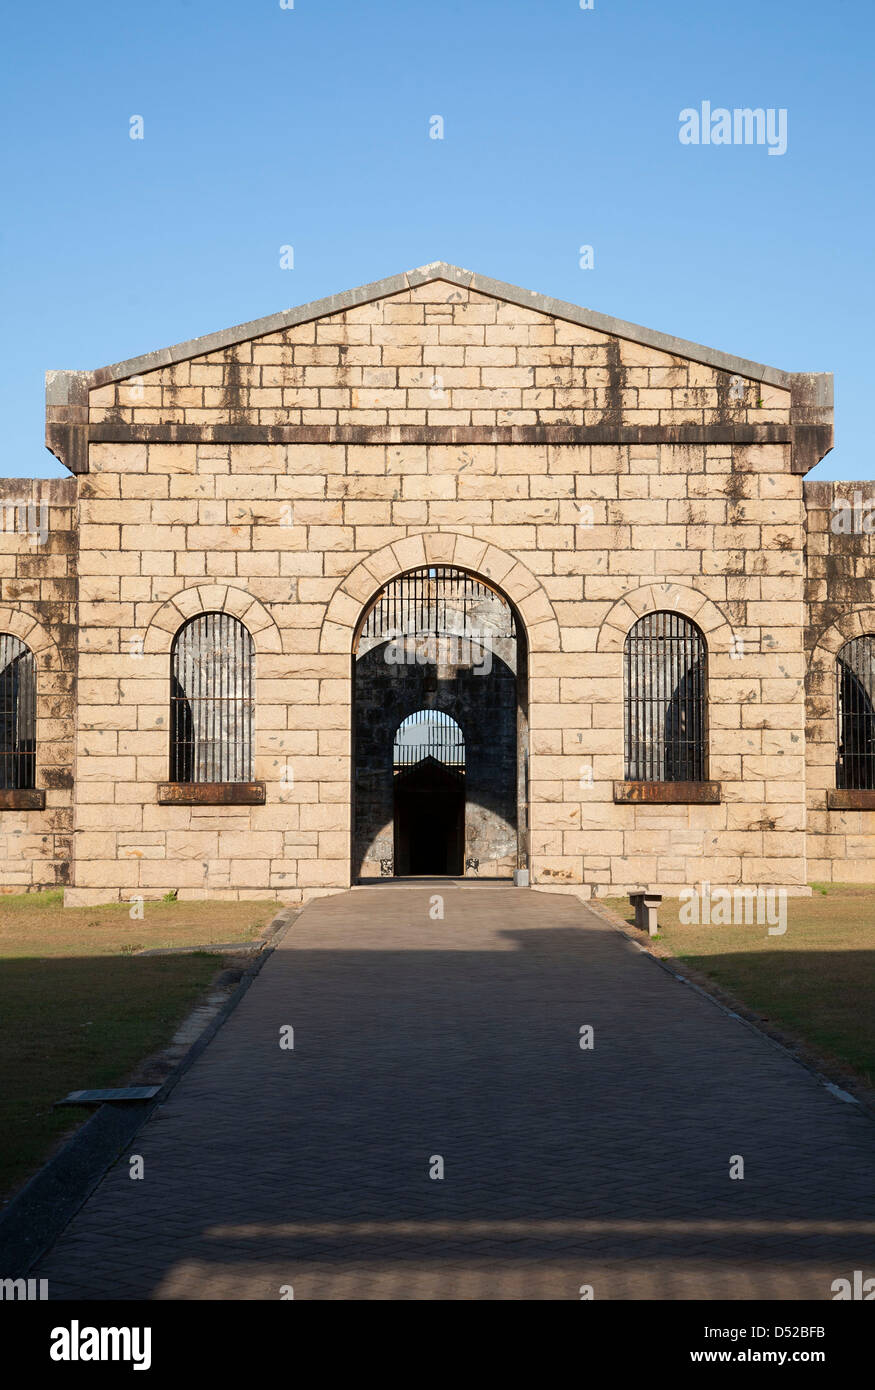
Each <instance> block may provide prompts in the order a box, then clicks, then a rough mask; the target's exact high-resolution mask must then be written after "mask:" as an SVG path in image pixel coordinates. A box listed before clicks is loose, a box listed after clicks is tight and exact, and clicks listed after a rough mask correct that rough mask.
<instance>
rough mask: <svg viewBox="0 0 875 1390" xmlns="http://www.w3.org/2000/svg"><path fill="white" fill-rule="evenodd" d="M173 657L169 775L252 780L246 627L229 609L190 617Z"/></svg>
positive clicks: (175, 642) (175, 779)
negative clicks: (227, 611)
mask: <svg viewBox="0 0 875 1390" xmlns="http://www.w3.org/2000/svg"><path fill="white" fill-rule="evenodd" d="M170 663H171V669H170V780H171V781H172V782H248V781H251V779H252V730H253V723H254V717H253V716H254V705H253V694H252V690H253V666H254V653H253V646H252V638H251V637H250V635H249V633H248V631H247V630H246V628H245V627H244V626H243V624H242V623H241V622H239V621H238V619H237V618H232V617H231V615H230V614H229V613H202V614H200V615H199V616H198V617H196V618H190V619H189V621H188V622H187V623H185V624H184V626H183V627H181V628H180V629H179V631H178V632H177V634H176V636H175V638H174V639H173V649H172V652H171V658H170Z"/></svg>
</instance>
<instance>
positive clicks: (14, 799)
mask: <svg viewBox="0 0 875 1390" xmlns="http://www.w3.org/2000/svg"><path fill="white" fill-rule="evenodd" d="M45 805H46V794H45V792H44V791H42V790H37V788H36V787H8V788H6V789H3V788H0V811H43V810H45Z"/></svg>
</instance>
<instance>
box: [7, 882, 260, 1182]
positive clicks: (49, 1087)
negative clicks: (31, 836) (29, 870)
mask: <svg viewBox="0 0 875 1390" xmlns="http://www.w3.org/2000/svg"><path fill="white" fill-rule="evenodd" d="M276 910H277V907H276V904H275V903H273V902H242V903H209V902H192V903H189V902H182V903H178V902H160V903H146V904H145V912H144V918H143V920H142V921H136V920H132V919H131V917H130V915H129V914H130V907H129V905H128V904H112V905H110V906H103V907H97V908H88V907H84V908H83V907H77V908H65V907H64V906H63V894H62V893H60V892H49V893H34V894H26V895H22V896H9V895H6V896H0V1196H8V1195H9V1194H10V1193H11V1192H13V1191H14V1190H15V1189H16V1188H17V1187H19V1186H20V1185H21V1184H22V1183H23V1182H24V1181H25V1180H26V1179H27V1178H28V1177H29V1176H30V1175H31V1174H32V1173H33V1172H34V1171H35V1170H36V1169H37V1168H38V1167H39V1166H40V1164H41V1163H42V1162H44V1160H45V1158H46V1157H47V1156H48V1154H49V1153H50V1152H51V1151H52V1149H53V1148H54V1147H55V1146H56V1145H57V1143H58V1142H59V1141H60V1140H61V1139H62V1138H63V1137H64V1135H65V1134H66V1133H67V1132H69V1131H71V1128H74V1127H75V1126H76V1125H77V1124H81V1123H82V1121H83V1120H85V1119H87V1118H88V1115H89V1114H90V1113H91V1112H90V1111H88V1110H85V1109H68V1108H64V1109H61V1110H54V1109H53V1108H52V1107H53V1103H54V1102H55V1101H58V1100H60V1099H61V1098H62V1097H63V1096H65V1095H66V1094H67V1093H68V1092H69V1091H73V1090H80V1089H83V1088H92V1087H101V1086H114V1085H120V1084H122V1083H123V1082H124V1081H125V1080H126V1079H127V1078H128V1077H129V1076H130V1074H131V1073H132V1072H133V1071H134V1069H135V1068H136V1067H137V1065H138V1063H140V1062H141V1061H142V1060H143V1059H144V1058H145V1057H147V1056H149V1055H150V1054H151V1053H153V1052H156V1051H159V1050H160V1049H161V1048H162V1047H164V1046H166V1044H167V1043H168V1042H169V1041H170V1039H171V1038H172V1036H173V1034H174V1032H175V1031H176V1029H177V1027H178V1026H179V1024H180V1023H181V1021H182V1019H183V1018H184V1017H185V1016H186V1014H187V1013H188V1012H189V1011H190V1010H191V1009H192V1008H193V1007H194V1006H195V1004H196V1003H197V1002H198V1000H199V999H200V998H201V997H202V996H203V994H204V993H205V992H206V990H207V989H208V987H209V985H210V982H211V981H212V980H213V979H214V978H215V976H216V974H217V972H218V971H219V970H220V969H221V968H222V963H223V962H222V959H221V957H217V956H216V955H211V954H207V953H206V952H205V951H203V950H199V949H198V948H201V947H204V946H207V945H210V944H218V943H222V942H233V941H248V940H251V939H252V938H253V937H255V936H257V935H258V934H259V932H260V931H261V930H262V929H263V928H264V927H265V926H267V924H268V922H270V921H271V919H272V918H273V916H274V915H275V912H276ZM173 946H175V947H180V946H182V947H191V952H190V953H186V954H182V955H173V956H137V955H135V954H134V953H135V952H136V951H139V950H141V949H145V948H155V947H173Z"/></svg>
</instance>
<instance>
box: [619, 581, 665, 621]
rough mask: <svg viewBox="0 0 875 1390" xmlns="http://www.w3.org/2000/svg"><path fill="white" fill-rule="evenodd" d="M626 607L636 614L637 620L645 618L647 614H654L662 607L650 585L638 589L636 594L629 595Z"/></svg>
mask: <svg viewBox="0 0 875 1390" xmlns="http://www.w3.org/2000/svg"><path fill="white" fill-rule="evenodd" d="M626 606H627V607H628V608H629V609H630V610H631V611H632V612H633V613H634V614H635V617H636V618H643V617H644V614H645V613H652V612H653V611H654V609H656V608H659V606H660V605H659V603H658V602H657V600H656V598H655V596H654V593H653V590H652V588H651V587H650V585H649V584H648V585H645V587H644V588H643V589H637V590H636V591H635V593H634V594H629V595H627V598H626Z"/></svg>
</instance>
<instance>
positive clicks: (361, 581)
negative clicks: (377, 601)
mask: <svg viewBox="0 0 875 1390" xmlns="http://www.w3.org/2000/svg"><path fill="white" fill-rule="evenodd" d="M340 587H341V589H342V590H343V592H344V593H345V594H348V595H349V597H350V598H352V599H355V600H356V602H357V603H359V604H362V603H367V601H368V599H369V598H371V596H372V595H373V592H374V576H373V575H372V574H371V572H370V570H368V569H366V568H365V566H364V565H356V567H355V569H354V570H353V571H352V573H351V574H348V575H347V577H346V579H344V581H343V583H342V584H341V586H340Z"/></svg>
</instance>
